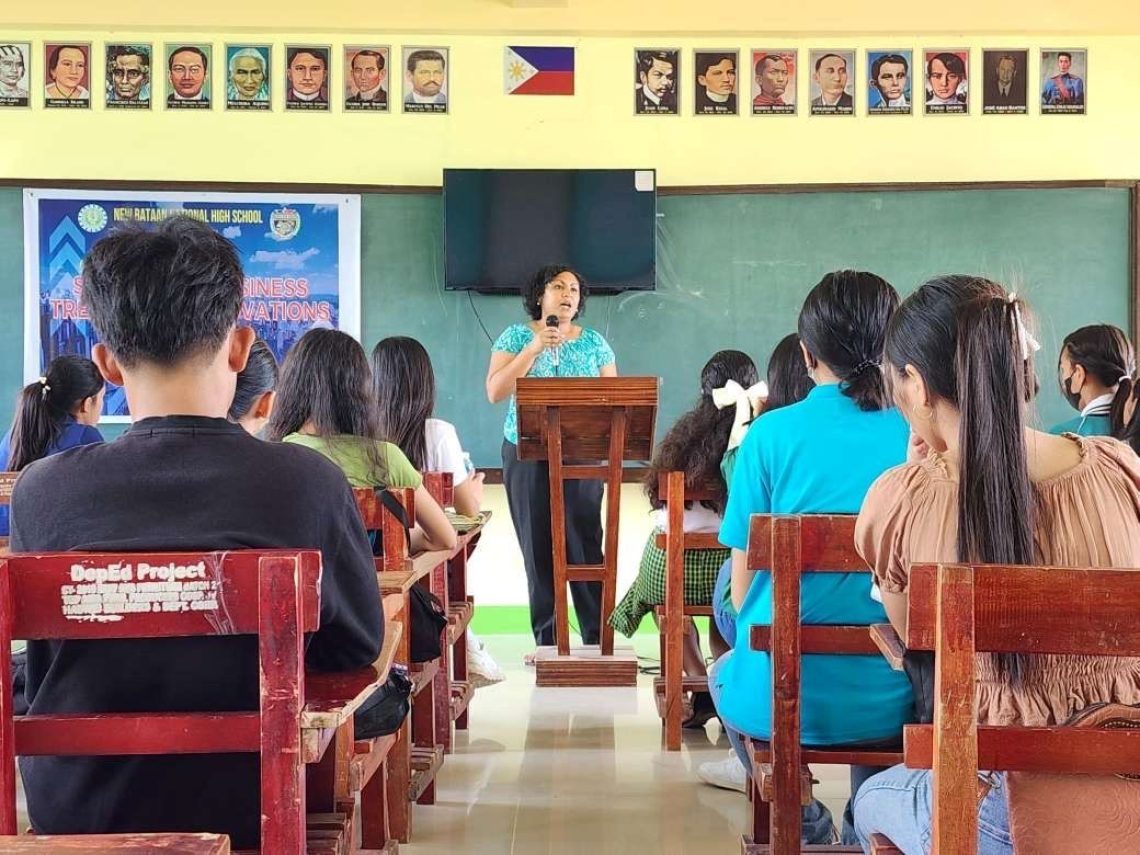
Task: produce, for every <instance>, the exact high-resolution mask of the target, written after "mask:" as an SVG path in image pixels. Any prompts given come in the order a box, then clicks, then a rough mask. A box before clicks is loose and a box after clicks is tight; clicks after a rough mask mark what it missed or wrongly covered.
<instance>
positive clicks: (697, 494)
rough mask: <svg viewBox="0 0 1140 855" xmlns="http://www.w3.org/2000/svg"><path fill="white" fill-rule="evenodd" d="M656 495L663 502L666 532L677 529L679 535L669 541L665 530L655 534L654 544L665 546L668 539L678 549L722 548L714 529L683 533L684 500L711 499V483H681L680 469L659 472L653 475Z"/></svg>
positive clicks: (715, 492) (712, 489)
mask: <svg viewBox="0 0 1140 855" xmlns="http://www.w3.org/2000/svg"><path fill="white" fill-rule="evenodd" d="M657 495H658V497H660V499H661V501H663V502H664V503H665V514H666V518H667V519H668V521H669V524H668V529H669V534H676V533H677V532H680V535H681V536H680V538H674V539H673V540H675V541H676V543H673V542H672V541H671V540H670V538H669V536H668V534H659V535H657V540H656V544H657V548H658V549H669V547H670V544H671V543H672V545H673V547H674V548H675V549H680V550H681V551H682V552H685V551H688V550H690V549H723V548H724V547H723V546H721V545H720V543H719V541H718V540H717V535H716V534H714V533H701V534H695V533H688V534H687V533H685V502H699V501H702V500H707V499H712V498H714V497H715V496H716V495H717V490H716V488H715V487H714V485H712V484H691V485H687V484H685V473H684V472H662V473H661V474H660V475H659V476H658V478H657Z"/></svg>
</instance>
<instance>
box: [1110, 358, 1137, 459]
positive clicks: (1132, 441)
mask: <svg viewBox="0 0 1140 855" xmlns="http://www.w3.org/2000/svg"><path fill="white" fill-rule="evenodd" d="M1120 383H1121V385H1122V386H1125V384H1127V386H1126V389H1127V393H1126V397H1125V398H1124V406H1123V407H1121V424H1120V427H1119V428H1118V429H1117V430H1116V431H1114V432H1113V436H1115V437H1116V438H1117V439H1119V440H1121V441H1122V442H1125V443H1127V445H1128V446H1129V448H1131V449H1132V450H1133V451H1135V452H1137V453H1140V416H1138V415H1137V413H1138V412H1140V406H1137V405H1138V404H1140V378H1136V377H1129V378H1127V379H1122V380H1121V381H1120Z"/></svg>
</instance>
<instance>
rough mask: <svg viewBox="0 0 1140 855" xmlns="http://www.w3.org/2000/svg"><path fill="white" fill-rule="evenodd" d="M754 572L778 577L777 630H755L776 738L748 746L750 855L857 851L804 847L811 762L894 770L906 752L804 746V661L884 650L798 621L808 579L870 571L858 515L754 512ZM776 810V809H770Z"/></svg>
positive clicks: (852, 634) (852, 632) (863, 630)
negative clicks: (858, 540) (859, 540)
mask: <svg viewBox="0 0 1140 855" xmlns="http://www.w3.org/2000/svg"><path fill="white" fill-rule="evenodd" d="M748 566H749V567H768V568H771V573H772V599H773V620H772V625H771V626H770V627H768V626H753V627H752V628H751V636H750V638H751V647H752V649H753V650H763V651H768V653H769V654H770V655H771V657H772V677H773V679H772V740H771V742H770V743H769V745H768V746H767V747H765V746H763V745H761V744H758V743H756V742H753V741H751V740H749V752H750V754H751V757H752V783H751V785H750V788H751V792H750V796H751V799H752V808H753V817H752V839H751V840H749V839H748V838H745V839H744V841H743V843H742V846H743V849H744V851H745V852H748V853H756V855H758V853H773V855H792V853H800V852H809V851H828V852H859V851H860V850H859V847H857V846H856V847H834V846H833V847H828V848H826V849H820V848H817V847H803V846H802V845H801V843H800V839H801V825H802V823H801V806H802V805H805V804H808V803H809V802H810V801H811V799H812V781H811V775H810V773H809V772H808V771H807V764H809V763H831V764H838V765H845V766H850V765H865V766H891V765H895V764H897V763H900V762H902V753H901V752H894V751H881V750H867V749H858V748H848V747H844V746H836V747H834V748H818V747H810V748H809V747H804V746H802V745H801V744H800V664H801V663H800V656H801V654H804V653H827V654H833V655H834V654H839V655H873V654H876V653H878V652H879V651H878V648H877V647H876V646H875V644H874V642H873V641H872V640H871V637H870V635H869V633H868V628H867V627H866V626H813V625H802V624H801V623H800V586H801V577H802V576H803V574H805V573H853V572H868V571H867V565H866V562H864V561H863V559H862V558H860V557H859V555H858V553H856V552H855V517H854V516H824V515H820V516H768V515H764V514H753V515H752V518H751V520H750V521H749V528H748ZM769 805H770V807H769Z"/></svg>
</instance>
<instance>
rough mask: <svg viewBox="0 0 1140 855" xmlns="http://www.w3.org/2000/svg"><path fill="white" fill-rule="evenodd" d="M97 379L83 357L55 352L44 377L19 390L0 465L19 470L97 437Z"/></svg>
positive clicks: (2, 511) (0, 444)
mask: <svg viewBox="0 0 1140 855" xmlns="http://www.w3.org/2000/svg"><path fill="white" fill-rule="evenodd" d="M105 387H106V383H105V382H104V381H103V377H102V375H101V374H100V373H99V369H98V368H96V367H95V363H94V362H92V361H91V360H90V359H87V358H86V357H83V356H57V357H56V358H55V359H53V360H52V361H51V363H50V364H49V365H48V368H47V371H45V372H44V376H43V377H41V378H39V379H38V380H36V381H34V382H32V383H29V384H28V385H27V386H25V387H24V388H23V389H22V390H21V391H20V396H19V398H18V399H17V401H16V416H15V418H14V419H12V427H10V428H9V429H8V432H7V433H6V434H4V438H3V439H2V440H0V465H3V466H4V467H5V469H6V471H8V472H20V471H22V470H23V469H24V467H25V466H27V465H28V464H29V463H31V462H32V461H33V460H39V459H40V458H41V457H50V456H51V455H53V454H58V453H59V452H61V451H65V450H66V449H68V448H75V447H76V446H77V445H90V444H92V443H96V442H102V441H103V435H102V434H100V433H99V431H98V429H97V428H96V427H95V425H97V424H99V416H100V415H101V414H102V412H103V392H104V389H105ZM7 536H8V507H7V506H0V537H7Z"/></svg>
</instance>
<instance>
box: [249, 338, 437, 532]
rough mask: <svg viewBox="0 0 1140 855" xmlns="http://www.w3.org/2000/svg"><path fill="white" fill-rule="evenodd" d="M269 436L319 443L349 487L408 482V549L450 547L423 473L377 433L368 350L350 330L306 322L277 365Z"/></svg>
mask: <svg viewBox="0 0 1140 855" xmlns="http://www.w3.org/2000/svg"><path fill="white" fill-rule="evenodd" d="M266 432H267V434H268V437H269V439H270V440H271V441H273V442H284V443H286V444H293V445H303V446H305V447H307V448H311V449H313V450H314V451H319V452H320V453H321V454H323V455H324V456H325V457H327V458H328V459H329V460H331V461H332V462H333V463H335V464H336V465H337V466H339V467H340V468H341V470H342V471H343V472H344V474H345V475H346V476H347V477H348V482H349V483H350V484H351V485H352V486H353V487H410V488H412V489H414V490H415V491H416V495H415V505H416V525H415V527H414V528H413V529H412V531H411V549H412V551H413V552H421V551H425V550H435V549H453V548H454V547H455V543H456V538H455V529H454V528H452V527H451V522H450V521H449V520H448V519H447V515H446V514H444V512H443V509H442V508H441V507H440V506H439V505H438V504H437V503H436V501H435V499H433V498H432V497H431V494H430V493H429V492H428V491H427V488H426V487H424V485H423V480H424V479H423V476H421V475H420V473H419V472H417V471H416V469H415V467H414V466H412V464H411V463H409V462H408V458H406V457H405V456H404V453H403V452H402V451H400V449H399V448H397V447H396V446H395V445H393V444H392V443H390V442H383V441H381V440H380V439H378V438H377V437H379V436H380V424H379V417H378V415H377V406H376V399H375V397H374V395H373V391H372V372H371V371H369V369H368V357H367V356H365V355H364V348H362V347H361V346H360V344H359V342H357V341H356V340H355V339H354V338H353V337H352V336H350V335H348V333H343V332H340V331H339V330H329V329H312V330H309V331H308V332H307V333H305V334H304V335H303V336H301V340H300V341H298V342H297V343H296V344H295V345H293V347H292V348H290V350H289V353H288V354H286V356H285V362H284V363H283V364H282V366H281V381H280V383H279V384H278V388H277V398H276V401H275V403H274V405H273V414H272V415H271V416H270V418H269V426H268V428H267V430H266Z"/></svg>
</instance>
